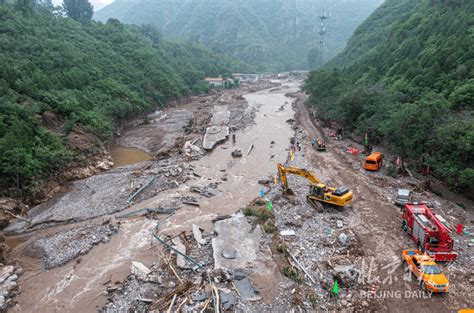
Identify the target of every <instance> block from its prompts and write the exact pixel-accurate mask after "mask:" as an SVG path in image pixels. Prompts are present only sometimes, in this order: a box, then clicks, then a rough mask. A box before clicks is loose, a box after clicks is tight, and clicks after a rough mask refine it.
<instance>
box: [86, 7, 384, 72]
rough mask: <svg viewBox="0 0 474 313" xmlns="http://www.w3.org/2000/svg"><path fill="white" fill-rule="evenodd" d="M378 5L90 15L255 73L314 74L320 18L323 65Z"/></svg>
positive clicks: (121, 10)
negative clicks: (207, 49)
mask: <svg viewBox="0 0 474 313" xmlns="http://www.w3.org/2000/svg"><path fill="white" fill-rule="evenodd" d="M381 3H382V0H320V1H294V0H272V1H268V0H239V1H234V0H221V1H215V0H181V1H164V0H133V1H131V0H116V1H115V2H114V3H112V4H111V5H109V6H107V7H105V8H103V9H102V10H100V11H99V12H97V13H96V14H95V15H94V18H95V19H98V20H101V21H104V22H105V21H107V19H108V18H111V17H112V18H117V19H119V20H120V21H122V22H125V23H131V24H136V25H140V24H142V23H150V24H154V25H156V26H157V27H159V29H160V30H161V31H162V32H163V33H164V34H165V35H168V36H172V37H178V38H186V39H191V40H193V41H200V42H202V43H204V44H206V45H208V46H211V47H213V48H214V49H217V50H218V51H222V52H226V53H230V54H232V55H234V56H236V57H238V58H240V59H241V60H243V61H245V62H246V63H247V64H249V65H251V66H252V67H253V68H255V69H256V70H258V71H269V70H295V69H307V68H314V67H315V66H316V65H318V64H319V63H320V62H321V58H320V55H319V30H320V21H319V18H318V15H321V14H323V12H324V10H325V12H326V13H328V12H331V17H330V18H329V19H328V20H327V21H326V24H327V27H326V28H327V35H326V49H325V55H324V60H327V59H329V58H330V57H332V56H334V55H335V54H336V53H337V52H339V51H340V50H342V48H343V47H344V46H345V44H346V42H347V39H348V38H349V36H350V35H351V34H352V32H353V31H354V29H355V28H356V27H357V26H358V25H359V24H360V23H361V22H362V21H363V20H364V18H366V17H367V16H368V15H369V14H370V13H371V12H372V11H373V10H374V9H375V8H376V7H377V6H379V5H380V4H381Z"/></svg>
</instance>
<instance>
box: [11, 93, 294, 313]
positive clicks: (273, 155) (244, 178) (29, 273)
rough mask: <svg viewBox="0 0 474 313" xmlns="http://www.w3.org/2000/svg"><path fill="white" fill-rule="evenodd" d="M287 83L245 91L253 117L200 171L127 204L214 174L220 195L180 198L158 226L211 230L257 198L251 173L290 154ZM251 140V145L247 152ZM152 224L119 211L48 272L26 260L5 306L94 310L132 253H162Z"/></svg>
mask: <svg viewBox="0 0 474 313" xmlns="http://www.w3.org/2000/svg"><path fill="white" fill-rule="evenodd" d="M291 87H292V88H291V89H286V90H278V91H276V92H275V91H273V92H270V91H269V90H264V91H259V92H255V93H250V94H247V95H245V98H246V99H247V101H248V102H249V107H250V108H252V107H253V108H257V110H258V111H257V112H256V117H255V123H254V124H252V125H249V126H248V127H247V128H246V129H244V130H240V131H237V132H236V143H235V144H234V143H232V140H228V141H227V142H225V143H224V144H222V145H219V146H217V147H216V148H215V149H214V151H213V152H211V153H209V154H208V155H206V156H205V157H203V158H202V159H200V160H198V161H194V162H192V164H193V165H194V166H195V170H196V172H197V173H198V174H199V175H201V177H200V178H197V179H196V180H192V181H190V182H189V183H187V184H183V185H181V186H179V187H178V188H176V189H171V190H167V191H164V192H161V193H160V194H158V195H156V196H155V197H152V198H149V199H146V200H144V201H142V202H140V203H135V204H134V205H132V206H131V207H130V208H129V210H132V211H133V210H136V209H139V208H144V207H157V206H159V204H160V203H161V202H162V201H165V200H169V199H171V198H174V197H179V196H181V195H186V194H189V185H206V184H208V183H209V182H211V181H219V182H221V184H220V185H219V188H218V189H219V190H220V194H219V195H217V196H215V197H212V198H201V199H200V206H199V207H193V206H188V205H184V206H183V207H182V208H181V209H180V210H178V211H177V212H176V213H175V214H174V215H172V216H171V217H169V218H167V219H165V218H164V216H163V217H162V218H163V219H162V220H161V221H160V233H162V234H163V233H168V234H169V233H178V232H180V231H183V230H189V229H190V228H191V225H192V224H193V223H195V224H197V225H199V226H200V227H202V228H204V229H205V232H208V231H210V230H212V222H211V220H212V219H213V218H214V217H216V216H219V215H225V214H232V213H234V212H236V211H238V210H239V208H240V207H241V206H243V205H246V204H247V203H248V202H250V201H251V200H253V199H255V198H257V197H258V196H259V192H260V189H261V188H262V186H261V185H259V184H258V183H257V181H258V180H259V179H262V178H270V177H272V176H274V175H276V163H277V162H284V161H285V159H286V158H287V155H288V151H287V147H288V143H289V138H290V137H291V136H292V135H293V130H292V129H291V126H290V125H289V124H288V123H286V120H288V119H290V118H293V117H294V111H293V109H292V106H291V104H292V102H293V99H291V98H288V97H286V96H285V93H286V92H291V91H296V90H297V86H291ZM252 144H253V145H254V148H253V149H252V151H251V152H250V154H247V151H248V149H249V147H250V145H252ZM221 147H225V148H226V149H222V148H221ZM235 148H239V149H241V150H242V153H243V156H242V157H241V158H233V157H232V156H231V152H232V150H233V149H235ZM111 152H112V156H113V159H114V162H115V166H123V165H126V164H132V163H137V162H141V161H145V160H149V159H151V156H150V155H149V154H147V153H145V152H143V151H142V150H139V149H135V148H124V147H114V148H113V149H112V151H111ZM224 170H225V172H224ZM223 175H226V176H227V181H221V177H222V176H223ZM194 195H195V194H194ZM154 225H155V222H154V221H152V220H149V219H144V218H136V219H125V220H122V221H121V226H120V230H119V232H118V233H117V234H116V235H114V236H112V238H111V240H110V241H109V242H107V243H102V244H100V245H97V246H96V247H94V248H93V249H92V250H91V251H90V252H89V253H87V254H86V255H84V256H82V257H81V258H80V262H78V261H71V262H69V263H67V264H65V265H64V266H61V267H58V268H54V269H51V270H49V271H47V272H45V271H43V269H42V268H41V264H34V265H35V266H34V267H33V266H32V267H30V268H29V267H28V266H25V267H24V268H25V273H24V274H23V275H22V276H20V281H19V285H20V289H21V290H22V292H21V293H20V295H19V296H18V297H17V299H16V300H17V302H18V305H17V306H15V307H13V308H12V309H11V310H10V311H12V312H64V311H68V312H96V311H97V309H98V308H100V307H102V306H103V305H104V304H105V302H106V299H107V297H106V295H105V294H104V290H105V286H106V285H107V283H108V282H115V281H122V280H123V279H125V278H126V277H127V275H129V273H130V265H131V261H140V262H143V263H144V264H145V265H147V266H149V265H150V264H151V263H152V262H154V261H156V260H158V259H159V258H160V254H161V253H162V252H161V249H160V248H159V245H158V244H157V243H156V242H154V244H153V245H154V247H152V246H151V242H152V241H151V230H152V228H153V227H154ZM11 244H12V245H15V244H18V243H17V242H11ZM36 262H37V263H39V261H36ZM22 265H25V264H22ZM262 284H267V285H275V284H276V282H273V281H264V282H262ZM259 285H260V284H259Z"/></svg>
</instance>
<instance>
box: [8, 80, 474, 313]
mask: <svg viewBox="0 0 474 313" xmlns="http://www.w3.org/2000/svg"><path fill="white" fill-rule="evenodd" d="M298 85H299V82H288V83H287V84H286V86H284V87H281V88H274V89H271V90H270V89H262V90H252V91H251V90H248V92H247V93H244V92H242V91H239V90H234V91H225V92H223V93H221V94H219V95H216V96H209V97H196V98H195V99H192V100H191V103H184V104H181V105H177V106H176V107H175V108H171V109H168V110H164V111H161V112H160V113H159V114H155V115H154V116H152V118H151V117H149V118H148V119H147V122H146V123H145V124H142V123H139V124H140V125H137V126H135V127H131V128H129V129H125V130H124V131H123V132H122V135H121V136H122V137H121V138H120V140H119V144H121V145H123V146H128V147H135V148H139V149H142V150H143V151H146V152H147V153H149V154H150V155H152V156H153V157H154V158H155V159H154V160H149V161H144V162H141V163H137V164H131V165H125V166H121V167H116V168H114V169H113V170H111V171H108V172H106V173H103V174H100V175H96V176H93V177H90V178H88V179H84V180H81V181H76V182H74V184H73V186H72V188H71V190H70V191H69V192H68V193H66V194H65V195H63V196H62V197H61V198H57V199H54V200H52V201H51V202H49V203H45V204H44V205H41V206H39V207H36V208H34V209H33V210H31V211H30V212H31V213H29V215H27V216H26V217H27V219H28V220H30V221H31V222H28V221H25V220H16V221H15V222H14V223H12V224H11V225H10V226H9V231H10V233H11V234H15V235H14V236H12V237H11V238H12V239H10V240H11V242H13V239H14V240H15V246H14V247H13V249H12V251H11V253H10V255H9V257H10V258H11V259H13V260H17V261H18V262H19V264H20V265H21V267H22V268H23V272H24V273H23V274H22V275H21V276H20V278H19V279H18V290H19V291H20V294H19V295H18V296H17V297H16V302H17V304H16V305H14V306H13V307H11V308H10V310H11V311H17V312H24V311H29V312H34V311H44V310H49V311H64V310H67V311H72V312H79V311H80V312H85V311H86V312H93V311H100V312H123V311H138V312H142V311H152V310H158V311H167V310H169V311H180V310H181V311H186V312H188V311H206V310H207V311H213V310H214V309H215V308H217V307H219V308H220V309H221V310H224V311H225V310H232V311H246V312H247V311H254V312H276V311H290V310H301V311H331V310H342V309H346V310H347V311H369V310H372V311H388V312H399V311H403V310H407V309H408V308H415V310H420V311H422V310H423V309H424V308H425V307H428V308H429V309H430V311H431V312H441V311H449V310H456V309H457V308H459V307H463V306H465V307H469V306H471V307H472V306H473V303H472V300H470V299H472V297H464V296H462V295H461V294H460V293H457V292H453V293H452V294H448V295H446V296H445V297H434V298H430V299H419V298H416V299H415V298H405V297H403V298H401V299H377V298H375V297H372V298H370V297H368V296H367V294H369V293H370V292H371V291H372V290H373V289H374V288H375V291H376V292H379V291H380V292H381V291H396V290H401V291H402V292H403V293H404V292H405V291H406V290H408V291H411V292H415V291H417V290H419V286H418V285H417V284H416V282H406V281H404V280H403V279H402V278H403V274H404V272H403V269H402V268H401V267H395V269H393V271H392V267H394V266H395V265H397V264H398V263H396V262H395V261H397V262H399V260H400V257H401V250H402V249H406V248H414V246H413V242H411V241H410V240H409V239H408V238H407V237H405V235H404V234H403V232H402V231H401V227H400V225H399V224H400V223H399V222H400V221H399V209H398V208H397V207H396V206H394V205H393V204H392V202H393V197H394V194H395V193H394V192H396V189H397V188H398V187H400V186H403V185H404V184H405V181H404V179H403V178H399V179H395V178H391V177H388V176H386V175H383V174H380V173H377V174H374V175H373V174H372V173H366V172H364V171H363V170H361V167H360V160H359V159H356V158H355V156H353V155H349V154H347V153H346V152H345V146H346V145H347V144H348V142H343V141H341V142H339V141H338V142H336V141H334V142H327V152H325V153H319V152H317V151H316V150H313V149H312V147H311V140H312V139H313V138H315V137H316V138H317V137H320V136H324V134H321V132H322V131H325V130H324V129H322V128H321V127H319V125H317V124H315V123H314V121H313V120H312V119H311V118H310V114H309V112H308V111H307V108H306V107H305V106H304V104H303V102H304V100H305V95H303V94H302V93H298V94H294V95H293V96H292V97H290V96H289V95H288V94H287V93H289V92H290V93H291V92H296V91H298ZM295 111H296V112H297V113H296V115H295ZM171 124H172V127H171V128H170V130H169V131H170V134H166V132H167V127H168V126H170V125H171ZM211 127H225V128H226V132H227V131H228V136H225V137H226V138H223V139H221V140H216V142H213V147H212V149H210V148H209V149H206V147H205V143H204V142H205V139H204V138H205V134H206V130H208V129H209V128H211ZM227 128H228V130H227ZM326 131H327V130H326ZM296 141H297V142H299V143H302V149H301V150H300V151H296V152H295V153H294V158H293V159H292V158H291V157H290V156H291V155H290V154H289V151H290V149H291V148H292V146H293V145H292V144H290V142H296ZM235 151H238V153H237V152H235ZM170 156H171V157H170ZM285 162H286V163H287V164H288V165H292V166H298V167H303V168H306V169H308V170H310V171H312V172H314V173H316V174H317V175H318V177H320V178H321V179H322V180H323V181H324V182H327V183H330V184H331V185H337V186H347V187H349V188H350V189H352V190H353V191H354V202H353V205H352V206H351V207H347V208H345V209H344V211H342V212H339V211H337V210H335V209H327V210H325V211H324V212H323V213H318V212H317V211H316V210H315V209H314V208H313V207H312V206H311V205H310V204H309V203H308V202H307V201H306V194H307V192H308V181H306V180H304V179H303V178H301V177H294V176H289V178H288V179H289V185H290V187H291V188H292V189H293V191H294V192H295V195H294V196H287V195H284V194H283V193H282V188H281V186H280V184H279V182H278V180H277V172H276V164H277V163H285ZM275 181H276V184H275ZM148 182H149V184H148ZM135 194H136V195H135ZM414 194H415V197H417V198H418V199H420V200H421V199H426V198H429V199H430V201H432V202H433V203H434V205H435V209H441V208H442V209H443V211H444V213H446V214H449V218H447V219H448V220H449V221H450V222H451V223H452V224H456V223H457V222H462V223H464V224H469V223H472V220H473V216H472V212H470V211H465V210H463V209H462V208H460V207H459V206H457V205H456V204H453V203H451V202H449V201H447V200H445V199H443V198H440V197H438V196H436V195H434V194H432V193H430V192H429V191H416V192H415V193H414ZM132 195H135V197H133V199H132V200H131V201H127V200H129V199H130V197H131V196H132ZM158 238H159V239H158ZM454 238H455V241H456V242H455V247H458V248H459V253H460V257H459V260H458V261H456V263H455V264H453V265H451V266H449V267H448V271H449V272H450V273H452V274H453V276H452V277H450V279H452V281H453V285H454V286H456V287H458V288H460V289H459V290H463V291H465V292H467V293H468V294H472V284H473V281H472V277H470V276H469V275H468V274H467V273H472V261H473V258H474V256H473V252H472V247H471V246H468V242H467V241H466V240H467V238H464V237H463V236H454ZM458 248H457V249H458ZM59 251H62V253H59ZM387 265H392V267H387ZM370 266H372V267H370ZM369 267H370V268H371V270H372V271H373V272H372V276H371V277H372V278H374V277H378V278H379V279H378V281H377V280H375V281H371V280H369V278H370V277H369V278H368V277H367V276H366V274H367V268H369ZM46 268H47V269H49V271H47V272H46V271H45V269H46ZM388 269H390V270H391V271H390V272H387V270H388ZM389 277H391V279H392V280H391V283H390V284H387V282H388V280H387V281H385V282H384V280H385V279H386V278H389ZM396 278H397V279H396ZM336 281H337V282H338V297H334V293H333V292H332V290H334V284H335V282H336ZM364 295H365V296H364Z"/></svg>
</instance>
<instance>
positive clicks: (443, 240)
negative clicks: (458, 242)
mask: <svg viewBox="0 0 474 313" xmlns="http://www.w3.org/2000/svg"><path fill="white" fill-rule="evenodd" d="M401 210H402V228H403V230H404V231H405V232H406V233H407V234H408V235H409V236H410V237H411V238H412V239H413V241H414V242H415V243H416V244H417V246H418V249H419V250H421V251H423V252H425V253H427V254H428V255H430V256H432V257H433V258H434V259H435V260H436V261H454V260H456V258H457V256H458V254H457V253H455V252H453V248H454V242H453V240H452V239H451V236H450V235H449V230H450V228H451V227H450V225H449V224H448V222H447V221H446V220H445V219H444V218H443V217H442V216H441V215H438V214H434V213H433V212H432V211H431V210H430V208H429V207H428V206H427V205H426V204H424V203H418V202H409V203H407V204H405V205H404V206H403V207H402V208H401Z"/></svg>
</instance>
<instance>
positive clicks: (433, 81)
mask: <svg viewBox="0 0 474 313" xmlns="http://www.w3.org/2000/svg"><path fill="white" fill-rule="evenodd" d="M334 65H338V66H339V68H332V66H334ZM473 69H474V2H472V1H468V0H443V1H442V0H438V1H435V0H429V1H428V0H422V1H412V0H387V1H386V2H385V3H384V4H383V5H382V6H381V7H380V8H379V9H378V10H377V11H375V12H374V13H373V14H372V15H371V16H370V17H369V18H368V19H367V20H366V21H365V22H364V23H363V24H362V25H361V26H360V27H359V28H358V29H357V30H356V32H355V33H354V36H353V37H352V38H351V39H350V41H349V45H348V46H347V47H346V48H345V50H344V51H343V52H342V53H341V54H340V55H339V56H337V57H336V58H335V59H334V60H333V61H332V62H331V63H330V64H329V66H327V67H326V68H325V69H323V70H319V71H314V72H312V73H311V75H310V77H309V79H308V81H307V82H306V89H307V90H309V91H310V92H311V98H310V101H311V102H312V103H313V104H314V105H315V106H316V107H317V109H318V111H319V112H320V114H321V117H322V118H323V119H325V120H330V121H335V122H337V123H338V124H339V125H340V126H341V127H343V128H345V129H346V130H349V131H353V132H355V133H357V134H359V135H363V134H364V133H366V132H367V133H368V134H369V136H368V137H369V140H370V141H371V142H372V143H374V144H385V145H386V146H387V147H388V148H389V149H391V151H393V152H394V153H396V154H397V155H400V156H401V157H403V158H404V159H406V160H409V161H410V162H411V164H419V165H420V166H421V165H423V166H426V165H427V164H426V163H428V162H429V165H430V168H431V170H432V173H434V174H435V175H436V176H437V177H439V178H442V179H443V180H445V181H447V182H449V183H450V184H452V185H453V186H455V187H458V188H461V189H465V190H468V191H470V192H472V191H474V166H473V165H474V146H473V144H474V119H473V109H474V77H473ZM422 160H424V161H422ZM421 162H424V164H420V163H421Z"/></svg>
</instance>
